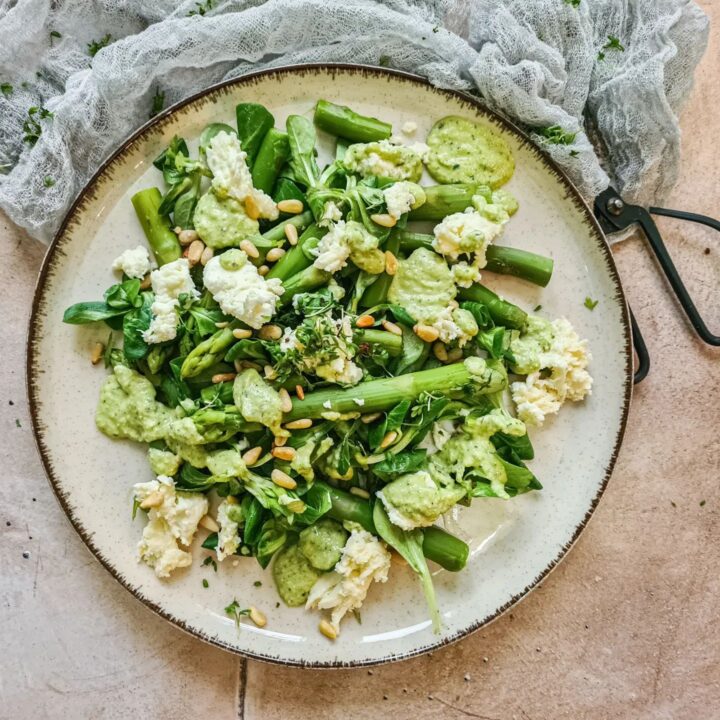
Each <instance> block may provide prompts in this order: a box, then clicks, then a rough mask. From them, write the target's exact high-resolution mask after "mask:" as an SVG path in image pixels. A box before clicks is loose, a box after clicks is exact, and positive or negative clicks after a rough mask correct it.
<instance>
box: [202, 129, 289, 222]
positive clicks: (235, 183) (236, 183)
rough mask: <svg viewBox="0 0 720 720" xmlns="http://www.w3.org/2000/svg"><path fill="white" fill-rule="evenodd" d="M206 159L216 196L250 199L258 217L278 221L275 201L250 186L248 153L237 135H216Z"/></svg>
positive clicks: (250, 176) (241, 200) (242, 200)
mask: <svg viewBox="0 0 720 720" xmlns="http://www.w3.org/2000/svg"><path fill="white" fill-rule="evenodd" d="M206 158H207V165H208V167H209V168H210V171H211V172H212V174H213V179H212V186H213V190H215V192H216V193H217V195H218V197H231V198H234V199H235V200H238V201H239V202H245V200H246V199H247V198H252V200H253V202H254V203H255V205H256V206H257V209H258V211H259V213H260V217H263V218H267V219H268V220H277V218H278V214H279V213H278V209H277V205H276V204H275V202H274V200H273V199H272V198H271V197H270V196H269V195H266V194H265V193H264V192H263V191H262V190H257V189H256V188H254V187H253V184H252V175H251V174H250V168H248V165H247V153H246V152H245V151H244V150H243V149H242V147H241V146H240V141H239V140H238V139H237V136H236V135H231V134H230V133H228V132H225V131H221V132H219V133H218V134H217V135H215V137H214V138H213V139H212V140H211V141H210V144H209V145H208V147H207V150H206Z"/></svg>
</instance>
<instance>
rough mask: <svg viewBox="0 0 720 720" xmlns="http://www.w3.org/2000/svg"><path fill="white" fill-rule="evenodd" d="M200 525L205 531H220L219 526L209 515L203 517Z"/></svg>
mask: <svg viewBox="0 0 720 720" xmlns="http://www.w3.org/2000/svg"><path fill="white" fill-rule="evenodd" d="M200 525H202V526H203V527H204V528H205V529H206V530H209V531H210V532H219V531H220V526H219V525H218V524H217V523H216V522H215V520H214V519H213V518H211V517H210V515H205V516H204V517H203V518H202V519H201V520H200Z"/></svg>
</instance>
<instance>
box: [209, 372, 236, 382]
mask: <svg viewBox="0 0 720 720" xmlns="http://www.w3.org/2000/svg"><path fill="white" fill-rule="evenodd" d="M236 376H237V373H218V374H217V375H213V376H212V383H213V385H217V384H218V383H222V382H232V381H233V380H234V379H235V377H236Z"/></svg>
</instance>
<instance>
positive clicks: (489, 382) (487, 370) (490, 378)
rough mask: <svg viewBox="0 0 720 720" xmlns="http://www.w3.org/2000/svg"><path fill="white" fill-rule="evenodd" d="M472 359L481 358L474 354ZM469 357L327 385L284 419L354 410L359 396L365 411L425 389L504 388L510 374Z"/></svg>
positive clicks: (296, 403) (460, 392) (452, 392)
mask: <svg viewBox="0 0 720 720" xmlns="http://www.w3.org/2000/svg"><path fill="white" fill-rule="evenodd" d="M472 360H473V361H477V360H480V358H472ZM469 363H470V358H469V359H468V360H466V361H465V362H460V363H455V364H454V365H443V366H441V367H436V368H433V369H431V370H420V371H418V372H414V373H407V374H406V375H399V376H397V377H390V378H382V379H380V380H370V381H369V382H364V383H360V385H355V386H354V387H350V388H345V389H338V390H335V389H327V390H318V391H316V392H312V393H307V394H306V395H305V397H304V399H302V400H299V399H298V400H296V401H294V402H293V407H292V410H291V411H290V412H289V413H287V415H285V418H284V421H285V422H288V421H291V420H299V419H300V418H311V419H312V418H319V417H322V416H323V413H326V412H327V411H328V410H330V411H333V412H339V413H349V412H355V411H357V408H358V402H357V401H358V400H360V401H362V408H363V412H366V413H372V412H377V411H379V410H388V409H389V408H391V407H393V406H395V405H397V404H398V403H399V402H401V401H403V400H414V399H415V398H416V397H417V396H418V395H420V394H421V393H422V392H432V393H440V394H444V395H451V396H454V395H467V394H468V392H470V391H473V392H475V393H476V394H488V393H493V392H497V391H498V390H502V389H503V388H504V387H505V385H506V383H507V377H506V375H505V373H504V372H501V371H500V370H499V369H497V368H495V367H493V366H492V365H491V364H490V363H487V364H485V363H482V365H479V364H476V363H475V362H474V363H473V365H474V366H475V367H472V366H470V365H469Z"/></svg>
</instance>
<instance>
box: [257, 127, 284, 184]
mask: <svg viewBox="0 0 720 720" xmlns="http://www.w3.org/2000/svg"><path fill="white" fill-rule="evenodd" d="M289 157H290V144H289V143H288V136H287V133H284V132H282V131H281V130H276V129H275V128H270V129H269V130H268V131H267V134H266V135H265V137H264V138H263V141H262V144H261V145H260V149H259V150H258V154H257V157H256V158H255V162H254V163H253V166H252V181H253V185H254V186H255V187H256V188H257V189H258V190H262V191H263V192H266V193H268V194H270V193H271V192H272V189H273V187H274V185H275V180H277V177H278V174H279V173H280V168H282V166H283V165H284V164H285V163H286V162H287V159H288V158H289Z"/></svg>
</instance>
